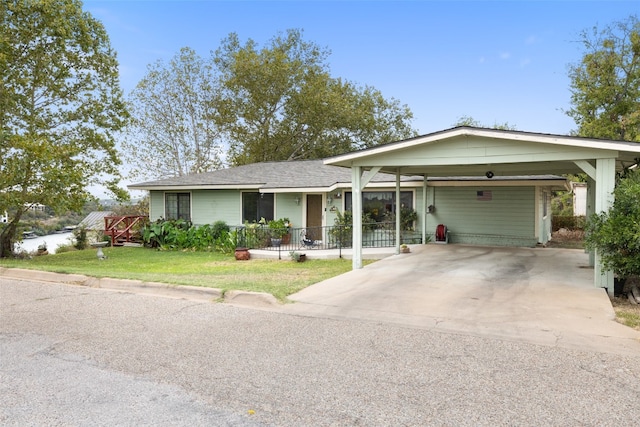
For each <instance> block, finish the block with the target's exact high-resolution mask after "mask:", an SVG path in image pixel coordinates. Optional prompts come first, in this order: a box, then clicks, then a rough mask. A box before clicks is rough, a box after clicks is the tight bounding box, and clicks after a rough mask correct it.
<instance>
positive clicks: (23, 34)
mask: <svg viewBox="0 0 640 427" xmlns="http://www.w3.org/2000/svg"><path fill="white" fill-rule="evenodd" d="M0 21H1V22H0V75H1V76H2V85H1V86H0V211H4V210H5V209H7V210H10V211H11V212H13V216H12V217H11V218H10V222H9V223H8V224H6V225H5V226H4V228H2V230H1V231H0V257H7V256H9V255H10V254H11V253H12V252H13V242H14V241H15V237H16V232H17V226H18V222H19V221H20V218H21V216H22V215H23V214H24V212H25V211H26V210H27V209H28V208H29V206H30V205H32V204H35V203H41V204H43V205H46V206H49V207H50V208H52V209H53V210H54V211H56V212H62V211H66V210H75V209H81V208H82V206H83V204H84V202H85V200H86V199H87V197H88V196H89V195H88V193H87V192H86V188H87V187H88V186H89V185H91V184H97V183H103V184H106V185H107V187H108V188H109V189H110V190H112V191H113V192H114V193H116V195H117V196H119V197H126V193H125V192H124V191H123V190H121V189H119V188H118V187H117V184H118V179H119V173H118V166H119V164H120V161H119V159H118V155H117V152H116V150H115V144H114V138H113V134H114V132H116V131H118V130H119V129H121V128H122V127H123V125H124V123H125V121H126V119H127V112H126V109H125V106H124V102H123V101H122V93H121V91H120V87H119V82H118V63H117V61H116V55H115V53H114V52H113V50H112V49H111V46H110V43H109V38H108V36H107V33H106V31H105V29H104V27H103V26H102V24H101V23H100V22H98V21H97V20H96V19H94V18H93V17H92V16H91V15H90V14H89V13H87V12H84V11H83V10H82V3H81V2H80V1H78V0H29V1H24V0H5V1H3V2H2V3H1V4H0Z"/></svg>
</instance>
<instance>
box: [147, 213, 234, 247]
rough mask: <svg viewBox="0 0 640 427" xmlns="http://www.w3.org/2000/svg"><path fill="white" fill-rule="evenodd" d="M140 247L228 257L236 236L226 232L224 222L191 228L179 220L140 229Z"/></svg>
mask: <svg viewBox="0 0 640 427" xmlns="http://www.w3.org/2000/svg"><path fill="white" fill-rule="evenodd" d="M142 241H143V242H144V245H145V246H147V247H151V248H156V249H159V250H167V251H171V250H194V251H216V252H221V253H231V252H233V250H234V249H235V247H236V245H237V242H238V232H237V231H236V230H234V231H229V226H228V225H227V224H226V223H225V222H224V221H217V222H216V223H214V224H213V225H209V224H204V225H200V226H195V225H193V224H191V223H190V222H189V221H185V220H183V219H176V220H168V221H165V220H163V219H160V220H157V221H155V222H153V223H150V224H146V225H145V227H144V228H143V229H142Z"/></svg>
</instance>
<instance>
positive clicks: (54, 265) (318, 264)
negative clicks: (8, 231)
mask: <svg viewBox="0 0 640 427" xmlns="http://www.w3.org/2000/svg"><path fill="white" fill-rule="evenodd" d="M104 253H105V255H106V256H107V257H108V259H109V262H104V261H100V260H99V259H98V258H97V257H96V253H95V251H92V250H91V251H72V252H68V253H60V254H59V253H56V254H55V255H49V256H46V257H33V258H31V259H28V256H25V259H21V260H19V259H10V258H8V259H2V260H0V265H1V266H2V267H14V268H15V267H17V268H28V269H38V270H45V271H57V272H64V273H75V274H84V275H87V276H93V277H113V278H117V279H133V280H142V281H144V282H162V283H170V284H175V285H190V286H205V287H206V286H210V287H215V288H219V289H222V290H223V291H226V290H230V289H238V290H247V291H255V292H268V293H270V294H272V295H274V296H275V297H276V298H279V299H281V300H285V299H286V297H287V295H291V294H293V293H295V292H298V291H300V290H301V289H303V288H305V287H307V286H309V285H311V284H314V283H318V282H321V281H322V280H325V279H328V278H330V277H335V276H337V275H339V274H343V273H346V272H347V271H349V270H351V261H350V260H345V259H331V260H324V259H323V260H320V259H318V260H309V261H307V262H305V263H297V262H282V261H278V260H261V259H254V260H252V261H251V262H240V263H239V262H237V261H236V260H235V259H233V256H229V255H227V254H219V253H215V252H190V253H184V252H179V251H156V250H150V249H146V248H130V247H116V248H105V249H104ZM364 262H365V264H368V263H371V262H373V261H371V260H365V261H364Z"/></svg>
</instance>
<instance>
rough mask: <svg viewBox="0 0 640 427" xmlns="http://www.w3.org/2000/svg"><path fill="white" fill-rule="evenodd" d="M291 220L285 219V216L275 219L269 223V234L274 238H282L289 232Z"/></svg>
mask: <svg viewBox="0 0 640 427" xmlns="http://www.w3.org/2000/svg"><path fill="white" fill-rule="evenodd" d="M288 223H289V222H288V221H285V219H284V218H280V219H273V220H271V221H269V222H268V223H267V226H268V227H269V234H270V235H271V237H272V238H274V239H282V237H283V236H284V235H285V234H287V233H289V227H288V226H287V224H288Z"/></svg>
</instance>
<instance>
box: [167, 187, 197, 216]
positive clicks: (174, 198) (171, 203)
mask: <svg viewBox="0 0 640 427" xmlns="http://www.w3.org/2000/svg"><path fill="white" fill-rule="evenodd" d="M164 215H165V219H184V220H185V221H191V194H190V193H165V194H164Z"/></svg>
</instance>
